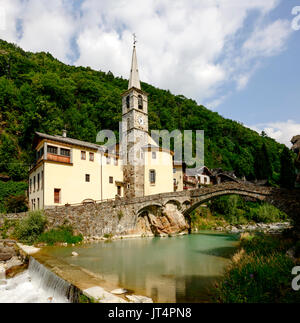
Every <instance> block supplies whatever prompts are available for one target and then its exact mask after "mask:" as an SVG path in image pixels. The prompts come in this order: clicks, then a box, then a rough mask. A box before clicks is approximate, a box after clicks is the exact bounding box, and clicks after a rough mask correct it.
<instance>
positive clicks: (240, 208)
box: [211, 195, 287, 225]
mask: <svg viewBox="0 0 300 323" xmlns="http://www.w3.org/2000/svg"><path fill="white" fill-rule="evenodd" d="M211 210H212V212H213V214H214V215H217V216H220V215H222V216H223V217H224V219H225V220H226V221H227V222H228V223H230V224H232V225H236V224H246V223H248V222H252V221H253V222H263V223H272V222H280V221H282V220H286V219H287V215H286V214H285V213H283V212H281V211H280V210H278V209H277V208H276V207H275V206H273V205H271V204H267V203H262V202H259V201H258V202H248V201H245V200H244V199H243V198H242V197H240V196H237V195H230V196H222V197H219V198H216V199H213V200H212V201H211Z"/></svg>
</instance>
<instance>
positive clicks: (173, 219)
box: [0, 183, 300, 237]
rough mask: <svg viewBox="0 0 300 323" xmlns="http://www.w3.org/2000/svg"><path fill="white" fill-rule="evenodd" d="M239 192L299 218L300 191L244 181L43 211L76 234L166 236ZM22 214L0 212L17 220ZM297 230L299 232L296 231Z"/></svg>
mask: <svg viewBox="0 0 300 323" xmlns="http://www.w3.org/2000/svg"><path fill="white" fill-rule="evenodd" d="M227 194H238V195H243V196H250V197H253V198H256V199H260V200H264V201H266V202H269V203H270V204H273V205H274V206H276V207H278V208H279V209H281V210H282V211H284V212H286V213H287V214H288V215H289V216H290V217H292V218H294V219H296V220H299V219H300V214H299V211H300V190H294V191H289V190H281V189H276V188H269V187H258V186H255V185H248V184H243V183H224V184H220V185H214V186H208V187H203V188H200V189H198V190H194V191H182V192H171V193H165V194H157V195H152V196H145V197H136V198H132V199H126V198H120V199H117V200H115V201H108V202H103V203H99V204H87V205H80V206H63V207H56V208H53V209H47V210H45V214H46V216H47V218H48V228H53V227H56V226H59V225H66V224H69V225H71V226H72V227H73V228H74V230H75V232H76V233H81V234H83V235H84V236H90V237H91V236H92V237H101V236H104V235H105V234H112V235H143V234H145V235H148V234H156V235H165V234H175V233H182V232H187V231H188V230H189V225H188V221H187V220H186V218H185V217H188V215H189V213H190V212H191V211H192V210H193V209H195V208H197V207H198V206H199V205H200V204H201V203H204V202H205V201H207V200H209V199H211V198H213V197H216V196H220V195H227ZM24 215H25V214H24V213H22V214H8V215H0V226H1V225H2V224H3V222H4V218H7V219H17V218H22V217H24ZM299 232H300V231H299Z"/></svg>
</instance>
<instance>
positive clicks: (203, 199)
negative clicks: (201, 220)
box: [183, 190, 272, 217]
mask: <svg viewBox="0 0 300 323" xmlns="http://www.w3.org/2000/svg"><path fill="white" fill-rule="evenodd" d="M228 195H239V196H245V197H251V198H254V199H256V200H259V201H264V200H266V198H267V196H266V195H260V194H257V193H254V192H246V191H236V190H232V191H230V190H224V191H217V192H214V193H210V194H205V195H202V196H199V197H198V198H197V197H195V198H194V199H193V202H192V203H191V205H190V206H189V207H188V208H186V209H185V210H184V211H183V215H184V216H185V217H188V216H189V215H190V213H191V212H193V211H194V210H196V209H197V208H198V207H199V206H200V205H202V204H203V203H205V202H207V201H210V200H212V199H214V198H216V197H220V196H228ZM271 204H272V203H271Z"/></svg>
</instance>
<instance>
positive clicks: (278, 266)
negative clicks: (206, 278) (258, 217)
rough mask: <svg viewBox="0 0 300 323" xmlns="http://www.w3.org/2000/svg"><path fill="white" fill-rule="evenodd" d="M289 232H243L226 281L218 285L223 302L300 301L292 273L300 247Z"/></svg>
mask: <svg viewBox="0 0 300 323" xmlns="http://www.w3.org/2000/svg"><path fill="white" fill-rule="evenodd" d="M299 246H300V245H299V242H298V243H297V242H296V241H295V240H293V238H291V237H289V236H285V235H276V236H274V235H263V234H258V235H254V234H249V233H245V234H242V235H241V237H240V245H239V249H238V251H237V252H236V253H235V254H234V256H233V257H232V258H231V262H230V264H229V265H228V266H227V268H226V270H225V273H224V275H223V278H222V280H221V281H220V282H219V283H217V284H216V292H217V294H216V297H215V302H219V303H300V294H299V292H296V291H294V290H293V289H292V286H291V282H292V279H293V278H294V276H292V275H291V272H292V269H293V267H294V266H296V265H297V264H299V261H300V248H299Z"/></svg>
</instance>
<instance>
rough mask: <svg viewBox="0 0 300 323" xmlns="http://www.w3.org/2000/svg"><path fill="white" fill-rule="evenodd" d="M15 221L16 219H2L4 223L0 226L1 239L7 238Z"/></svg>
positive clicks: (15, 223) (14, 225)
mask: <svg viewBox="0 0 300 323" xmlns="http://www.w3.org/2000/svg"><path fill="white" fill-rule="evenodd" d="M17 223H18V220H8V219H4V223H3V225H2V226H1V227H0V237H1V239H8V238H9V237H10V234H11V231H12V230H13V229H14V228H15V227H16V225H17Z"/></svg>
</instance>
